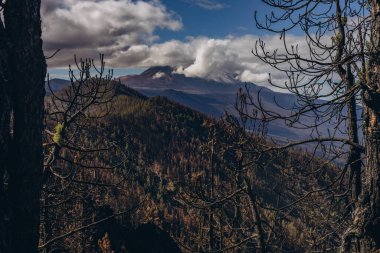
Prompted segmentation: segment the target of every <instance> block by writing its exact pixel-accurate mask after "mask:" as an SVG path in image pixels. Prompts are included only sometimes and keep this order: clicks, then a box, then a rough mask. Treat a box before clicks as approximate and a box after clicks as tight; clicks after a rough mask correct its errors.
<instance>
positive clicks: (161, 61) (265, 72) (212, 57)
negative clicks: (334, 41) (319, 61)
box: [109, 35, 308, 85]
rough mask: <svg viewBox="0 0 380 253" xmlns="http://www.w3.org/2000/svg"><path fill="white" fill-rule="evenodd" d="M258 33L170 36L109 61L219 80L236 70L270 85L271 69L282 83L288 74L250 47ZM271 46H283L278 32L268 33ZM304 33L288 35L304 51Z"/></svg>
mask: <svg viewBox="0 0 380 253" xmlns="http://www.w3.org/2000/svg"><path fill="white" fill-rule="evenodd" d="M258 39H259V37H257V36H253V35H245V36H240V37H233V36H227V37H224V38H220V39H214V38H208V37H190V38H188V39H187V40H186V41H178V40H171V41H167V42H163V43H157V44H152V45H149V46H148V45H135V46H131V47H130V48H129V49H128V50H122V51H117V52H115V53H114V54H113V55H112V57H111V59H110V61H109V64H110V65H112V66H115V67H116V66H117V67H121V66H123V67H150V66H164V65H170V66H175V67H177V72H178V73H182V74H185V75H186V76H190V77H202V78H208V79H215V80H220V78H221V77H222V76H223V75H224V74H233V76H235V78H237V79H238V80H240V81H243V82H254V83H257V84H261V85H267V83H268V77H269V73H271V77H272V79H273V81H275V82H277V83H283V82H284V81H285V80H286V79H287V78H286V76H285V74H284V73H282V72H279V71H276V70H275V69H273V68H271V67H270V66H268V65H267V64H264V63H262V62H261V61H260V60H259V59H258V58H256V57H255V56H254V55H253V54H252V53H251V50H252V48H253V47H254V45H255V41H257V40H258ZM263 39H264V40H265V41H266V45H267V46H268V50H271V49H275V48H281V47H282V42H281V41H280V40H279V36H278V35H274V36H265V37H264V38H263ZM303 40H304V39H303V37H297V36H289V37H288V41H289V44H299V45H300V46H299V49H300V51H301V52H305V53H307V52H308V49H307V47H305V45H303V43H302V41H303Z"/></svg>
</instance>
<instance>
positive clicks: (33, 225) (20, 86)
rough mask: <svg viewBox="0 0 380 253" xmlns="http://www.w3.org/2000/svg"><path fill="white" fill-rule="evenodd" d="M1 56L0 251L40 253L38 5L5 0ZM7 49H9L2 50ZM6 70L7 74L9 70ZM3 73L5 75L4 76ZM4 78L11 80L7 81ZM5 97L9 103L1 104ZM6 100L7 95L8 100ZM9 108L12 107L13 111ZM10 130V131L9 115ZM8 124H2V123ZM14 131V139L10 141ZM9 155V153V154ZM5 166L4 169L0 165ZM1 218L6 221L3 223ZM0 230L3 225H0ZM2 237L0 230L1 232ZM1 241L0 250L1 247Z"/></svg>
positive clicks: (41, 111) (42, 65) (41, 97)
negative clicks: (3, 159)
mask: <svg viewBox="0 0 380 253" xmlns="http://www.w3.org/2000/svg"><path fill="white" fill-rule="evenodd" d="M1 33H2V34H1V36H0V38H3V40H4V42H2V43H1V42H0V43H1V45H0V46H1V49H0V50H4V48H5V49H7V54H3V53H1V54H0V57H1V59H0V61H1V63H0V64H1V65H0V72H1V73H3V74H4V73H6V74H5V75H4V76H0V93H1V97H2V99H1V101H2V102H1V105H0V106H1V108H0V115H1V129H0V130H1V138H2V139H1V140H0V143H1V149H2V150H1V151H3V150H4V149H5V150H6V152H4V153H3V152H1V153H2V154H6V156H7V157H8V158H9V163H8V164H7V168H1V170H2V171H1V173H2V174H1V175H2V176H1V180H3V178H4V177H3V175H4V169H5V170H6V171H7V174H8V175H9V180H8V181H9V182H8V186H7V188H5V187H4V183H3V182H1V187H0V188H1V192H0V194H1V195H2V196H0V197H1V198H3V197H5V200H4V201H7V202H5V203H2V204H1V208H0V209H1V210H0V212H1V214H2V218H3V217H4V214H7V213H8V210H5V209H4V208H5V207H6V208H9V214H10V217H9V224H8V226H7V228H8V229H5V230H3V231H5V232H4V233H5V234H9V235H10V239H8V238H4V236H5V235H3V234H1V237H2V238H0V240H2V241H4V243H3V244H4V245H9V247H10V248H9V249H7V250H4V251H1V252H15V253H16V252H17V253H20V252H37V248H38V239H39V218H40V210H39V209H40V191H41V176H42V170H43V153H42V131H43V114H44V94H45V90H44V80H45V75H46V63H45V57H44V54H43V51H42V40H41V20H40V1H38V0H23V1H21V0H20V1H7V2H6V3H5V6H4V29H2V30H1ZM4 46H6V47H4ZM4 69H6V70H9V72H5V71H4ZM0 75H1V74H0ZM4 80H8V83H9V85H8V83H7V82H4ZM4 94H6V95H8V94H9V97H10V101H11V103H8V102H5V105H4V103H3V97H4ZM6 97H7V96H6ZM7 104H9V105H12V108H10V107H9V106H8V107H7ZM11 111H12V112H13V124H12V129H9V127H8V126H9V125H10V124H9V123H8V122H9V117H10V112H11ZM3 122H4V124H3ZM10 133H13V134H12V136H11V137H12V139H10V138H9V137H10V135H11V134H10ZM8 151H9V152H8ZM0 166H2V165H0ZM2 220H3V219H2ZM0 226H1V225H0ZM0 233H2V232H0ZM1 244H2V243H1V242H0V246H1Z"/></svg>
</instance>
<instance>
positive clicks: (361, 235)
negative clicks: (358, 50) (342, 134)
mask: <svg viewBox="0 0 380 253" xmlns="http://www.w3.org/2000/svg"><path fill="white" fill-rule="evenodd" d="M370 3H371V7H372V10H371V11H372V14H371V15H372V17H371V18H372V27H371V38H370V51H371V52H372V54H371V55H370V57H369V61H368V75H367V79H366V80H365V82H366V88H365V90H364V92H363V133H364V144H365V168H364V172H363V175H362V178H363V180H362V190H361V194H360V197H359V200H358V203H357V205H356V207H355V209H354V212H353V219H352V225H351V227H349V229H348V230H347V231H346V232H345V234H344V236H343V245H342V250H341V252H353V251H354V248H353V247H352V245H353V242H356V245H357V248H358V249H357V250H358V251H359V252H361V253H371V252H377V250H379V249H380V233H379V231H380V2H379V1H371V2H370Z"/></svg>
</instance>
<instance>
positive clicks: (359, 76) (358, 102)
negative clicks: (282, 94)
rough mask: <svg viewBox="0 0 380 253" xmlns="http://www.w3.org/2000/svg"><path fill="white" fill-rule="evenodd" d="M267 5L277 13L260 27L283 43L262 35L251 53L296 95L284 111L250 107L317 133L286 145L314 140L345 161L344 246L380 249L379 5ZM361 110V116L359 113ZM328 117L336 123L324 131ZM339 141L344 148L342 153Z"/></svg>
mask: <svg viewBox="0 0 380 253" xmlns="http://www.w3.org/2000/svg"><path fill="white" fill-rule="evenodd" d="M263 2H264V3H265V4H267V5H268V6H270V7H272V8H273V9H274V11H273V12H272V13H271V14H270V15H267V16H265V18H264V19H261V18H260V17H259V15H257V14H256V15H255V18H256V24H257V27H258V28H259V29H264V30H266V31H269V32H273V33H278V34H279V35H280V39H281V42H282V46H281V47H279V48H277V49H274V50H273V49H271V48H270V45H269V46H268V45H267V44H266V43H265V42H264V41H263V40H259V41H257V42H256V46H255V48H254V49H253V54H254V55H255V56H257V57H259V58H260V59H261V60H262V61H263V62H265V63H267V64H269V65H270V66H272V67H273V68H275V69H277V70H279V71H281V72H283V73H284V74H285V76H286V77H287V79H288V81H287V82H286V83H285V84H284V83H276V81H274V80H273V79H272V78H271V77H270V78H269V81H270V83H271V84H272V85H273V86H275V87H278V88H282V89H285V90H287V91H288V92H291V93H293V94H295V95H297V98H298V99H297V101H296V102H295V103H294V105H293V106H290V107H289V108H285V109H287V111H288V113H287V114H284V113H278V112H276V111H273V110H269V109H267V107H266V105H265V104H263V103H261V101H260V99H259V98H257V97H254V96H252V95H251V96H249V99H247V104H248V105H249V106H253V107H255V108H256V109H258V110H259V111H260V113H259V116H258V118H265V120H267V121H268V122H270V121H274V120H284V121H285V123H286V124H287V125H288V126H291V127H298V128H309V129H312V130H313V131H311V132H312V134H311V138H310V140H304V141H301V142H298V143H288V144H286V145H284V146H283V148H288V147H293V146H295V145H297V144H305V143H311V142H313V143H316V146H318V147H321V150H323V151H325V152H324V153H325V154H326V156H325V157H327V158H331V157H333V156H337V157H340V158H341V159H342V158H345V159H346V163H345V166H343V168H342V170H341V175H340V176H339V177H340V178H344V177H347V178H348V184H347V188H348V189H349V191H350V194H343V195H345V198H346V199H347V203H348V205H347V212H348V213H349V216H350V218H349V219H347V218H346V219H345V220H346V221H347V222H348V223H349V224H347V226H346V230H345V232H344V233H343V235H342V237H341V251H342V252H374V251H375V250H377V249H379V248H380V237H379V233H378V232H376V231H380V219H379V216H380V198H379V194H380V180H379V179H380V173H379V172H380V160H379V159H380V156H379V140H380V134H379V133H380V121H379V120H380V107H379V105H380V95H379V94H380V92H379V91H380V89H379V88H380V79H379V77H380V71H379V66H380V60H379V55H380V32H379V31H380V30H379V27H380V18H379V17H380V3H379V2H378V1H341V0H329V1H319V0H307V1H293V0H291V1H285V0H284V1H282V0H263ZM294 30H297V32H298V33H299V32H300V31H301V32H302V33H303V38H304V40H303V41H302V42H300V43H299V44H298V45H296V44H291V41H290V39H289V37H291V35H289V34H290V33H292V31H294ZM279 106H280V105H279ZM360 107H361V108H362V111H363V112H362V120H360V117H358V115H357V112H358V110H359V109H360ZM310 118H311V119H312V120H307V119H310ZM325 122H329V123H330V124H334V125H335V127H333V128H331V129H330V130H331V131H323V130H322V129H321V128H322V127H323V126H325V125H324V123H325ZM360 128H362V130H363V146H364V147H361V145H360V143H361V137H360V136H361V134H360V132H359V131H360ZM321 130H322V131H321ZM339 143H341V144H339ZM337 146H341V147H342V149H339V150H340V151H339V152H336V151H337V150H338V149H337V148H336V147H337ZM344 146H346V147H344ZM347 146H348V147H347ZM363 164H364V167H363V166H362V165H363ZM362 167H363V168H362ZM339 182H341V180H340V181H337V182H336V183H339ZM347 193H348V192H347Z"/></svg>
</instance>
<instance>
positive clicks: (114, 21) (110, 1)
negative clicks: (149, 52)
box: [42, 0, 183, 65]
mask: <svg viewBox="0 0 380 253" xmlns="http://www.w3.org/2000/svg"><path fill="white" fill-rule="evenodd" d="M42 19H43V20H42V21H43V23H42V29H43V39H44V48H45V51H46V52H47V55H48V53H49V52H53V51H54V50H56V49H62V51H63V53H64V54H65V55H71V57H72V55H73V54H74V53H77V54H81V55H83V56H85V57H87V56H91V57H94V56H96V55H97V54H98V52H102V53H105V54H112V53H113V52H114V51H115V50H126V49H127V48H129V47H130V46H131V45H137V44H152V43H154V41H156V40H157V39H158V37H157V35H156V34H155V31H156V30H157V29H169V30H172V31H178V30H180V29H182V26H183V24H182V21H181V18H180V17H179V16H178V15H176V14H175V13H173V12H171V11H169V10H167V8H166V7H165V6H164V5H163V4H162V3H161V2H160V1H158V0H151V1H132V0H60V1H57V0H42ZM61 62H62V60H61ZM64 62H65V60H64ZM54 63H55V62H53V65H55V64H54Z"/></svg>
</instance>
